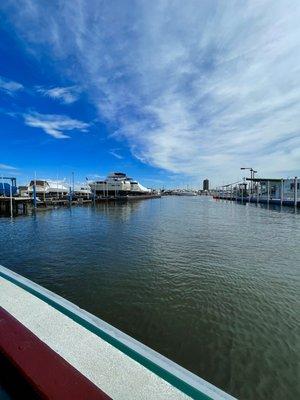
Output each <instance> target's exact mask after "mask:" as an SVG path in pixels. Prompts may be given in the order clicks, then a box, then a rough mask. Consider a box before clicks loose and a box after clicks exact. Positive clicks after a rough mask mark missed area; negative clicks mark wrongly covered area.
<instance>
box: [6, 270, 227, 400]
mask: <svg viewBox="0 0 300 400" xmlns="http://www.w3.org/2000/svg"><path fill="white" fill-rule="evenodd" d="M0 351H1V353H2V354H4V356H5V357H6V358H7V359H8V360H10V361H11V362H12V363H13V364H14V365H15V366H17V368H18V370H19V371H20V372H21V373H22V375H23V376H24V377H25V378H26V380H27V381H28V382H30V384H31V385H32V386H33V388H34V390H35V391H36V392H38V393H39V394H41V395H42V396H46V397H47V396H48V397H49V396H50V397H49V398H55V399H60V398H64V399H67V398H74V393H75V392H76V393H77V396H76V398H77V399H81V398H82V399H83V398H89V399H93V398H98V399H107V398H112V399H132V400H134V399H172V400H176V399H178V400H179V399H188V398H195V399H233V397H231V396H229V395H227V394H226V393H224V392H223V391H221V390H219V389H218V388H216V387H215V386H213V385H211V384H209V383H207V382H206V381H204V380H203V379H201V378H199V377H197V376H196V375H194V374H192V373H190V372H189V371H187V370H185V369H184V368H182V367H180V366H179V365H177V364H175V363H173V362H172V361H170V360H168V359H167V358H165V357H163V356H162V355H160V354H159V353H157V352H155V351H153V350H151V349H150V348H148V347H147V346H144V345H143V344H141V343H139V342H138V341H136V340H134V339H133V338H131V337H130V336H128V335H126V334H124V333H123V332H121V331H119V330H118V329H116V328H114V327H113V326H111V325H109V324H107V323H106V322H104V321H102V320H100V319H99V318H97V317H95V316H93V315H92V314H89V313H88V312H86V311H84V310H82V309H80V308H79V307H77V306H76V305H74V304H72V303H70V302H69V301H67V300H65V299H63V298H62V297H60V296H57V295H56V294H54V293H52V292H50V291H48V290H46V289H44V288H42V287H41V286H39V285H37V284H35V283H33V282H31V281H29V280H28V279H26V278H24V277H22V276H20V275H18V274H16V273H13V272H12V271H10V270H8V269H6V268H4V267H1V266H0ZM49 374H50V375H49ZM49 376H50V377H51V379H49ZM49 382H54V383H55V384H49ZM71 388H72V390H71ZM84 393H85V394H84ZM87 393H89V396H88V397H87Z"/></svg>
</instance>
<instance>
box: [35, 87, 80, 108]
mask: <svg viewBox="0 0 300 400" xmlns="http://www.w3.org/2000/svg"><path fill="white" fill-rule="evenodd" d="M37 92H38V93H41V94H43V95H44V96H47V97H51V98H52V99H56V100H59V101H60V102H61V103H63V104H71V103H74V102H75V101H77V100H78V99H79V93H80V90H79V88H78V87H77V86H69V87H54V88H51V89H46V88H43V87H41V86H39V87H37Z"/></svg>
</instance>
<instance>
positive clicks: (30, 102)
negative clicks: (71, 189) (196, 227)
mask: <svg viewBox="0 0 300 400" xmlns="http://www.w3.org/2000/svg"><path fill="white" fill-rule="evenodd" d="M0 12H1V27H0V33H1V40H0V60H1V62H0V138H1V146H0V150H1V151H0V174H1V173H4V174H5V175H16V176H17V178H18V180H19V182H20V183H21V182H25V181H26V180H29V179H30V178H31V177H32V176H33V175H34V172H35V171H36V173H37V176H38V177H40V178H56V177H57V176H58V177H59V178H60V179H63V178H66V179H67V180H68V179H69V178H70V176H71V173H72V171H74V172H75V179H76V180H77V181H83V180H84V179H85V177H89V178H93V177H96V176H105V175H106V174H107V173H108V172H110V171H113V170H121V171H124V172H128V174H129V175H132V176H133V177H135V178H137V179H140V180H141V181H142V182H143V183H145V184H146V185H148V186H153V187H157V186H162V185H165V186H169V187H172V186H176V185H183V184H194V185H198V184H199V183H200V182H202V180H203V179H204V178H206V177H208V178H209V179H210V180H211V181H212V182H213V183H214V184H222V183H227V182H231V181H235V180H238V179H239V178H240V177H242V174H241V172H240V171H239V168H240V167H241V166H250V167H254V168H256V169H258V170H259V172H260V175H262V176H266V175H268V176H276V177H288V176H294V175H300V24H299V20H300V2H299V1H297V0H285V1H282V0H277V1H276V2H274V1H262V0H260V1H255V0H253V1H231V0H228V1H223V0H222V1H221V0H220V1H213V0H195V1H193V0H188V1H186V2H182V1H180V0H177V1H176V0H175V1H159V0H156V1H152V2H149V1H143V0H139V1H134V0H131V1H125V0H119V1H117V0H115V1H96V0H89V1H83V0H73V1H55V0H53V1H43V0H40V1H35V0H23V1H16V0H15V1H9V0H4V1H3V2H1V5H0Z"/></svg>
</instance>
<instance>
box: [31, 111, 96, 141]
mask: <svg viewBox="0 0 300 400" xmlns="http://www.w3.org/2000/svg"><path fill="white" fill-rule="evenodd" d="M24 121H25V124H26V125H28V126H31V127H33V128H40V129H42V130H43V131H44V132H45V133H47V134H48V135H51V136H53V137H54V138H55V139H66V138H69V137H70V136H68V135H66V134H65V132H66V131H73V130H78V131H81V132H87V128H88V127H89V124H87V123H86V122H82V121H78V120H77V119H72V118H70V117H68V116H66V115H55V114H39V113H29V114H24Z"/></svg>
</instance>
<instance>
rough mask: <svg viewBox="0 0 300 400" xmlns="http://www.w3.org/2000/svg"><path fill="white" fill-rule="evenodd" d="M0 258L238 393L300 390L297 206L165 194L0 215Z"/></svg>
mask: <svg viewBox="0 0 300 400" xmlns="http://www.w3.org/2000/svg"><path fill="white" fill-rule="evenodd" d="M0 232H1V237H0V248H1V253H0V254H1V259H0V263H2V264H3V265H4V266H6V267H8V268H11V269H13V270H14V271H16V272H18V273H20V274H22V275H25V276H26V277H28V278H30V279H32V280H34V281H35V282H38V283H39V284H41V285H43V286H45V287H47V288H49V289H50V290H53V291H54V292H56V293H58V294H60V295H62V296H64V297H66V298H67V299H69V300H71V301H73V302H74V303H76V304H77V305H79V306H81V307H83V308H84V309H86V310H88V311H90V312H92V313H94V314H95V315H97V316H99V317H100V318H102V319H104V320H106V321H107V322H109V323H111V324H113V325H114V326H116V327H118V328H120V329H121V330H123V331H125V332H126V333H128V334H129V335H132V336H133V337H135V338H136V339H138V340H140V341H142V342H143V343H145V344H147V345H149V346H150V347H152V348H154V349H155V350H157V351H159V352H161V353H162V354H164V355H165V356H167V357H169V358H171V359H172V360H174V361H176V362H178V363H179V364H181V365H183V366H184V367H186V368H187V369H189V370H191V371H193V372H194V373H196V374H198V375H199V376H201V377H202V378H204V379H206V380H208V381H209V382H211V383H213V384H215V385H217V386H218V387H220V388H222V389H224V390H225V391H227V392H229V393H231V394H233V395H235V396H237V397H238V398H240V399H256V400H257V399H264V400H265V399H280V400H282V399H286V400H288V399H291V400H294V399H296V398H300V397H299V396H300V388H299V384H298V378H299V369H298V368H299V357H298V355H299V340H298V338H299V325H300V317H299V310H300V294H299V293H300V290H299V289H300V272H299V268H300V246H299V244H300V214H299V211H298V214H297V212H295V211H294V209H288V208H286V209H283V210H282V211H280V209H267V208H266V207H262V206H258V207H257V206H256V205H247V206H245V205H241V204H235V203H232V202H222V201H221V202H216V201H214V200H212V199H211V198H206V197H167V198H162V199H156V200H146V201H140V202H132V203H127V204H117V205H114V204H101V205H99V206H98V207H97V208H96V209H94V208H93V207H82V208H80V207H78V208H72V209H71V210H70V209H58V210H55V211H51V212H46V213H41V214H38V215H37V216H36V217H19V218H17V219H15V220H13V221H11V220H9V219H4V218H3V219H0Z"/></svg>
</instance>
